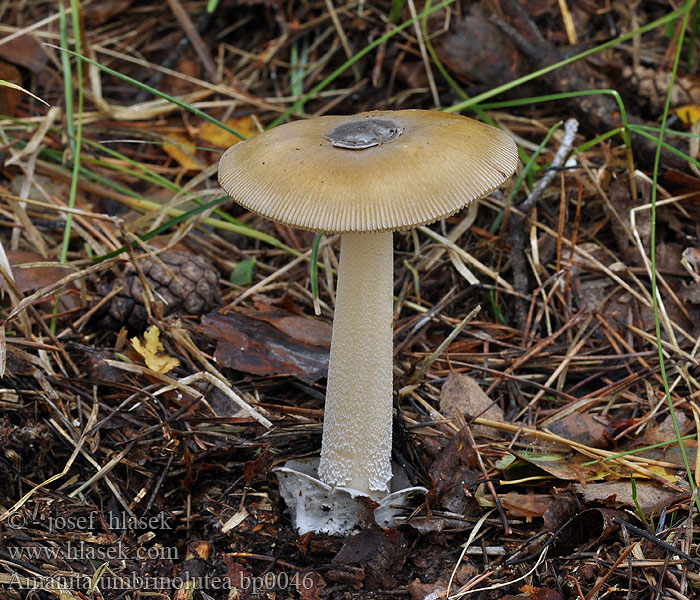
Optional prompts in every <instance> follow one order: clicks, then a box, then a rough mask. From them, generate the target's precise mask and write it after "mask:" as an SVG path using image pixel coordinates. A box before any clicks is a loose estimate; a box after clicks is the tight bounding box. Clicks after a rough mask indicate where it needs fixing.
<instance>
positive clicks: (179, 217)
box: [0, 0, 700, 600]
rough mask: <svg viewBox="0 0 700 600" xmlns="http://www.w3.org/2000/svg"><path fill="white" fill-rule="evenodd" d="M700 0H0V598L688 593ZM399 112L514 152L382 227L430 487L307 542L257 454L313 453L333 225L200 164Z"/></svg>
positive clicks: (699, 284) (699, 282) (539, 599)
mask: <svg viewBox="0 0 700 600" xmlns="http://www.w3.org/2000/svg"><path fill="white" fill-rule="evenodd" d="M694 5H695V3H694V2H692V1H687V2H673V1H671V0H657V1H649V2H619V1H615V2H610V1H609V0H520V1H516V0H494V1H488V0H481V1H472V0H447V1H445V2H441V3H438V2H437V1H436V0H433V1H432V2H430V1H427V2H414V0H393V1H391V2H390V1H389V0H381V1H379V0H350V1H348V2H345V3H339V2H336V3H335V4H334V3H333V1H332V0H324V1H322V0H304V1H295V0H290V1H289V2H281V1H278V0H219V1H218V2H217V1H210V2H205V1H204V0H188V1H186V2H185V1H184V0H168V2H153V1H152V0H143V1H140V2H138V1H135V0H92V1H90V0H84V1H83V2H79V1H78V0H69V1H66V3H65V5H64V6H63V7H60V0H59V1H56V2H44V1H37V0H25V1H23V2H0V36H2V37H0V79H1V80H3V81H4V82H9V84H12V85H13V86H15V87H8V86H6V85H3V86H1V87H0V165H1V166H0V288H1V290H0V291H1V295H2V301H1V303H0V323H2V327H1V328H0V376H1V378H0V450H1V451H0V599H2V600H5V599H17V598H30V597H31V598H50V597H60V598H61V599H77V598H109V599H117V598H137V597H143V596H154V597H161V598H177V599H180V600H186V599H199V598H202V599H209V598H215V599H217V600H218V599H223V598H226V599H229V598H230V599H234V598H244V599H255V598H271V599H272V598H274V599H287V598H289V599H293V598H302V599H303V600H318V599H321V598H330V599H345V598H358V599H359V598H363V599H364V598H379V599H389V598H411V599H413V600H428V599H430V600H434V599H438V598H452V599H456V598H477V599H493V600H500V599H509V600H512V599H515V598H522V599H531V600H559V599H564V598H566V599H568V598H571V599H574V598H575V599H578V600H594V599H602V598H611V599H629V598H635V599H636V600H642V599H646V598H648V599H650V600H656V599H660V598H664V599H673V600H684V599H686V598H697V597H700V569H699V568H698V567H699V566H700V553H699V552H698V547H699V545H700V537H698V536H699V533H698V532H699V531H700V528H699V526H698V525H697V524H696V519H697V517H698V511H697V508H698V506H699V505H698V498H697V494H696V492H695V489H696V484H697V483H700V480H699V479H698V477H699V474H698V472H696V464H697V463H696V455H697V454H698V452H699V451H700V450H699V449H700V446H699V444H698V435H700V426H699V424H700V407H699V403H700V382H699V381H700V367H699V365H700V363H699V361H700V162H698V148H699V142H698V140H699V139H700V138H699V137H698V135H697V134H698V133H699V132H700V124H699V123H700V120H699V119H700V78H699V77H698V75H697V74H696V73H697V71H698V57H700V41H699V40H698V36H697V31H698V22H699V21H700V9H699V8H696V7H695V6H694ZM59 8H60V10H59ZM78 56H80V57H82V58H78ZM412 108H421V109H442V110H447V111H448V112H457V113H460V114H464V115H466V116H472V117H475V118H478V119H480V120H484V121H487V122H489V123H491V124H494V125H496V126H498V127H500V128H502V129H503V130H505V131H506V132H507V133H508V134H509V135H510V136H512V137H513V139H514V140H515V141H516V142H517V145H518V149H519V153H520V165H519V167H518V169H517V171H516V175H515V176H514V177H512V178H511V179H510V180H508V181H507V182H506V183H505V184H504V185H503V186H502V187H501V188H500V189H499V190H497V191H495V192H494V193H492V194H491V195H489V196H488V197H486V198H484V199H482V200H480V201H479V202H475V203H473V204H471V205H470V206H469V207H468V208H466V209H464V210H462V211H461V212H458V213H457V214H455V215H453V216H450V217H449V218H446V219H444V220H442V221H439V222H436V223H433V224H430V225H427V226H423V227H419V228H417V229H414V230H412V231H408V232H397V233H396V234H395V235H394V247H395V265H394V266H395V273H394V283H395V287H394V294H395V304H394V306H395V312H394V315H395V320H394V348H395V362H394V365H395V369H394V389H395V395H394V401H395V402H394V441H393V457H394V460H395V461H396V462H397V464H400V465H401V468H402V469H403V470H404V471H405V472H406V474H407V476H408V477H409V479H410V480H411V482H412V483H414V484H415V485H421V486H424V487H425V488H427V489H428V494H427V495H426V497H425V498H424V499H423V498H420V497H418V498H415V499H414V501H413V505H412V506H411V507H409V508H407V510H406V511H405V514H403V516H402V517H401V519H400V524H399V525H398V526H397V527H396V528H391V529H384V528H381V527H379V526H377V525H376V523H372V522H371V518H369V517H368V518H367V519H366V521H367V522H365V523H364V526H363V528H362V529H361V531H359V532H358V533H356V534H354V535H351V536H346V537H340V536H328V535H323V534H314V533H305V534H303V535H299V534H298V533H297V531H296V530H295V528H294V525H293V523H292V521H291V518H290V515H289V513H288V511H287V509H286V507H285V504H284V502H283V500H282V499H281V497H280V492H279V485H278V480H277V476H276V475H275V472H274V468H275V467H279V466H282V465H284V464H285V463H286V462H287V461H288V460H290V459H305V458H310V457H313V456H317V455H318V453H319V451H320V446H321V431H322V423H323V412H324V397H325V384H326V374H327V366H328V352H329V341H330V332H331V324H332V318H333V306H334V302H335V285H336V284H335V280H334V273H335V270H336V268H337V266H338V252H339V240H338V238H337V236H330V235H329V236H321V237H320V238H317V236H316V234H315V233H312V232H306V231H300V230H297V229H292V228H290V227H288V226H285V225H278V224H275V223H272V222H270V221H267V220H265V219H263V218H261V217H259V216H256V215H253V214H251V213H249V212H247V211H246V210H245V209H243V208H242V207H240V206H238V205H237V204H234V203H233V202H231V201H230V199H229V198H228V197H227V196H226V195H225V194H224V193H223V192H222V191H221V188H220V187H219V184H218V181H217V168H218V158H219V157H220V155H221V153H222V152H223V151H224V150H226V149H227V148H228V147H229V146H231V145H233V144H235V143H237V142H238V141H239V136H238V135H237V134H240V137H250V136H254V135H257V134H259V133H260V132H261V131H263V130H264V129H266V128H268V127H270V126H274V125H277V124H279V123H281V122H284V121H290V120H297V119H304V118H308V117H312V116H317V115H324V114H352V113H357V112H361V111H367V110H395V109H412ZM662 129H663V133H664V135H663V148H662V150H660V151H658V152H657V147H658V146H659V144H658V137H659V132H660V131H662ZM232 130H234V131H235V132H237V133H234V132H232ZM435 152H436V153H440V149H439V148H438V147H436V148H435ZM438 156H439V154H438ZM391 175H393V176H395V177H397V178H400V177H401V174H391ZM317 241H318V246H317V248H318V250H317V252H314V250H313V249H314V244H315V242H317ZM316 276H317V285H313V282H314V281H315V280H316ZM655 291H656V293H655ZM476 307H480V311H479V312H478V314H476V316H473V318H471V319H466V317H467V316H468V315H469V314H470V313H471V312H472V311H473V310H474V309H475V308H476ZM451 334H454V335H452V337H450V338H449V340H448V342H449V343H447V345H446V346H445V345H444V344H443V346H441V343H442V342H443V341H444V340H446V339H448V336H450V335H451ZM240 349H244V350H243V351H241V350H240ZM242 406H244V408H245V410H244V409H242V408H241V407H242ZM368 514H369V513H368Z"/></svg>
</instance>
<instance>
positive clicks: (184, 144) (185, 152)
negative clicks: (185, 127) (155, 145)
mask: <svg viewBox="0 0 700 600" xmlns="http://www.w3.org/2000/svg"><path fill="white" fill-rule="evenodd" d="M168 137H169V138H170V139H171V140H172V141H173V142H175V144H163V150H165V152H166V154H167V155H168V156H170V157H171V158H173V159H175V160H176V161H177V163H178V164H179V165H180V166H181V167H182V168H183V169H185V170H186V171H199V170H200V166H199V165H198V164H197V161H196V160H195V159H194V154H195V145H194V144H193V143H192V141H191V140H190V139H189V138H188V137H187V136H184V135H182V134H181V133H171V134H170V135H169V136H168Z"/></svg>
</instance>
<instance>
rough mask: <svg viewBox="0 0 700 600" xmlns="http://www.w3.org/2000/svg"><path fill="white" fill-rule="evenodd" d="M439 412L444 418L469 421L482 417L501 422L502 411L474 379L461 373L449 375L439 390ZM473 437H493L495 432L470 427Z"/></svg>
mask: <svg viewBox="0 0 700 600" xmlns="http://www.w3.org/2000/svg"><path fill="white" fill-rule="evenodd" d="M440 412H441V413H442V414H443V415H445V416H446V417H459V416H460V415H461V416H463V417H464V418H465V419H467V420H469V419H471V418H474V417H484V418H485V419H490V420H492V421H498V422H503V420H504V417H503V411H502V410H501V408H500V407H499V406H498V405H497V404H496V403H495V402H493V401H492V400H491V399H490V398H489V397H488V396H487V395H486V393H485V392H484V391H483V390H482V389H481V386H480V385H479V384H478V383H477V381H476V379H474V378H473V377H469V375H464V374H463V373H450V374H449V376H448V377H447V381H445V383H444V384H443V386H442V389H441V390H440ZM471 428H472V433H473V434H474V435H481V436H485V437H493V436H494V435H497V433H494V432H495V431H496V430H494V429H492V428H490V427H484V426H482V425H471Z"/></svg>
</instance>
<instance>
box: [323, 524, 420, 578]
mask: <svg viewBox="0 0 700 600" xmlns="http://www.w3.org/2000/svg"><path fill="white" fill-rule="evenodd" d="M407 556H408V542H407V540H406V538H405V537H404V535H403V534H402V533H401V532H400V531H399V530H398V529H380V528H379V527H371V528H369V529H364V530H362V531H360V533H357V534H355V535H352V536H350V537H349V538H347V539H346V540H345V543H344V544H343V547H342V548H341V549H340V551H339V552H338V554H336V555H335V556H334V557H333V560H332V561H331V565H332V566H333V567H342V568H343V570H345V569H347V568H348V567H349V566H350V567H356V568H359V569H362V574H361V575H362V577H361V581H362V583H364V588H365V589H367V590H373V589H387V588H391V587H394V586H395V585H396V581H395V577H396V574H397V573H398V572H399V570H400V569H401V567H402V566H403V564H404V562H405V560H406V557H407ZM357 575H360V574H359V573H357ZM358 579H359V577H358Z"/></svg>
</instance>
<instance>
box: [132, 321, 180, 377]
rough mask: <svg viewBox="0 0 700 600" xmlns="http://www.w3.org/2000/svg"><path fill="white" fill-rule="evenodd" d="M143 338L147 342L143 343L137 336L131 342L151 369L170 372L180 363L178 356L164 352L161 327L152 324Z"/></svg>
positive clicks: (157, 371) (158, 371)
mask: <svg viewBox="0 0 700 600" xmlns="http://www.w3.org/2000/svg"><path fill="white" fill-rule="evenodd" d="M143 339H144V342H145V344H142V343H141V340H139V338H137V337H135V338H132V339H131V343H132V345H133V347H134V350H136V352H138V353H139V354H140V355H141V356H142V357H143V359H144V361H145V362H146V366H147V367H148V368H149V369H151V370H152V371H155V372H156V373H168V372H170V371H172V370H173V369H174V368H176V367H177V366H179V365H180V361H179V360H178V359H177V358H174V357H172V356H168V355H167V354H163V353H164V352H165V348H163V343H162V342H161V341H160V329H158V328H157V327H156V326H155V325H151V327H150V328H149V329H148V331H147V332H146V334H145V335H144V336H143Z"/></svg>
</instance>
